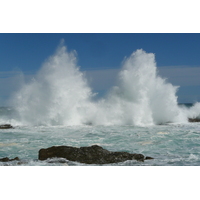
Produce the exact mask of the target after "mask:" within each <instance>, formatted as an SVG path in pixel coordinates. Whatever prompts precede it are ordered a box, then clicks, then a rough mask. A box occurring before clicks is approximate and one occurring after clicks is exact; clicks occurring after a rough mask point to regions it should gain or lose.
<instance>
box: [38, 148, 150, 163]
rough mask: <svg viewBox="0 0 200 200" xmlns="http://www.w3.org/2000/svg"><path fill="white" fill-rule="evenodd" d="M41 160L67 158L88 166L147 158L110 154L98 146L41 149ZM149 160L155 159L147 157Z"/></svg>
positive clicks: (119, 153)
mask: <svg viewBox="0 0 200 200" xmlns="http://www.w3.org/2000/svg"><path fill="white" fill-rule="evenodd" d="M38 158H39V160H46V159H48V158H66V159H67V160H70V161H76V162H80V163H86V164H109V163H118V162H124V161H126V160H138V161H144V160H145V159H146V158H145V157H144V155H142V154H131V153H127V152H110V151H108V150H106V149H103V148H102V147H100V146H98V145H93V146H90V147H80V148H77V147H71V146H52V147H49V148H47V149H40V150H39V155H38ZM147 159H153V158H150V157H147Z"/></svg>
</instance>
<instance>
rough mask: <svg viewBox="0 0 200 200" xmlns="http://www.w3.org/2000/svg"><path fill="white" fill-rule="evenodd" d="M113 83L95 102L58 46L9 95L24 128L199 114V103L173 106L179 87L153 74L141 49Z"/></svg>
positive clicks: (72, 58) (71, 57)
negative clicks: (34, 73) (114, 83)
mask: <svg viewBox="0 0 200 200" xmlns="http://www.w3.org/2000/svg"><path fill="white" fill-rule="evenodd" d="M116 79H117V85H115V86H113V87H112V88H110V89H109V92H108V93H107V95H106V96H105V97H102V98H100V99H98V100H96V98H94V97H95V92H94V91H93V90H92V88H91V87H90V86H89V84H88V81H87V79H86V77H85V75H84V73H83V72H81V71H80V70H79V66H77V61H76V52H75V51H74V52H68V51H67V48H66V47H65V46H64V45H61V46H60V47H59V48H58V49H57V51H56V52H55V54H54V55H53V56H51V57H50V58H49V59H48V60H47V61H46V62H45V63H44V64H43V66H42V67H41V69H40V70H39V72H38V73H37V75H36V77H35V78H34V79H33V80H32V81H31V82H29V83H27V84H24V85H23V86H22V87H21V89H20V90H19V91H17V92H16V93H15V95H14V97H13V104H14V106H15V108H16V110H17V112H18V118H19V119H18V121H19V123H21V124H23V125H46V126H51V125H82V124H90V125H136V126H146V125H154V124H163V123H168V122H175V123H176V122H183V123H185V122H187V119H188V117H197V116H199V114H200V104H199V103H196V104H195V105H194V106H193V107H192V108H190V109H189V108H186V107H180V106H178V102H177V96H176V92H177V89H178V87H176V86H173V85H172V84H170V83H168V82H167V81H166V80H165V79H163V78H161V77H160V76H159V75H158V71H157V68H156V62H155V55H154V54H152V53H146V52H145V51H143V50H141V49H140V50H137V51H135V52H133V53H132V54H131V55H130V57H128V58H126V59H125V61H124V63H123V66H122V68H121V71H120V72H119V74H118V77H116Z"/></svg>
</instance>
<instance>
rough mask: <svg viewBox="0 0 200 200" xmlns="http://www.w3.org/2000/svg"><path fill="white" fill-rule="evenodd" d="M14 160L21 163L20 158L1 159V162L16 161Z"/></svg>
mask: <svg viewBox="0 0 200 200" xmlns="http://www.w3.org/2000/svg"><path fill="white" fill-rule="evenodd" d="M14 160H17V161H19V158H18V157H15V158H13V159H9V158H8V157H4V158H0V162H10V161H14Z"/></svg>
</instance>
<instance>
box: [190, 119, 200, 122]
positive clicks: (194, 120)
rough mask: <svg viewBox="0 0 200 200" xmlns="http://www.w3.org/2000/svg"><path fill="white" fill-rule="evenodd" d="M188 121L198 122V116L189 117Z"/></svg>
mask: <svg viewBox="0 0 200 200" xmlns="http://www.w3.org/2000/svg"><path fill="white" fill-rule="evenodd" d="M188 121H189V122H200V118H189V119H188Z"/></svg>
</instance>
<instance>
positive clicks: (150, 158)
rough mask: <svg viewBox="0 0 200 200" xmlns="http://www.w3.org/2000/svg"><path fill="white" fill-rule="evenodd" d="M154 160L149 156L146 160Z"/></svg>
mask: <svg viewBox="0 0 200 200" xmlns="http://www.w3.org/2000/svg"><path fill="white" fill-rule="evenodd" d="M152 159H154V158H152V157H149V156H147V157H146V158H145V160H152Z"/></svg>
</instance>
